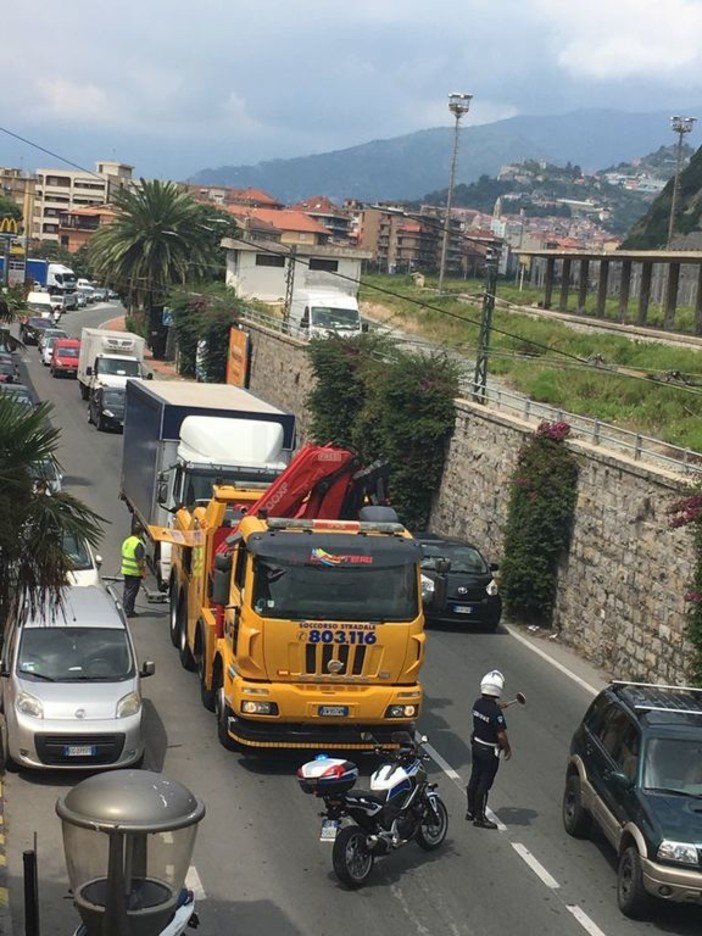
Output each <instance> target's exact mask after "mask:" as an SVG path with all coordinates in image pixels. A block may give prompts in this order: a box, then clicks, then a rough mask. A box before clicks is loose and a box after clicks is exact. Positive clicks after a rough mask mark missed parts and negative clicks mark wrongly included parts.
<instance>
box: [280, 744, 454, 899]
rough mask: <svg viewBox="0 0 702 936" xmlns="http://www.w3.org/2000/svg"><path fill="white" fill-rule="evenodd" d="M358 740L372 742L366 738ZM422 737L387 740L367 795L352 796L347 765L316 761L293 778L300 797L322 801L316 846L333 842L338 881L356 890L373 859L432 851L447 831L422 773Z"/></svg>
mask: <svg viewBox="0 0 702 936" xmlns="http://www.w3.org/2000/svg"><path fill="white" fill-rule="evenodd" d="M363 737H364V740H371V741H375V739H374V738H373V737H372V736H369V735H365V736H363ZM426 740H427V739H426V738H425V737H422V738H421V740H420V741H418V742H417V741H415V740H414V739H413V738H412V736H411V735H410V734H409V733H408V732H406V731H402V732H395V733H394V734H393V735H392V736H391V741H392V742H393V744H396V745H397V748H396V749H395V750H392V751H384V750H382V749H381V748H380V746H379V745H377V746H376V748H375V752H374V753H375V754H376V755H378V756H380V757H382V759H383V761H382V763H381V764H380V766H379V767H378V768H377V770H375V771H374V772H373V773H372V774H371V777H370V790H369V791H365V790H358V789H355V788H354V784H355V783H356V780H357V779H358V768H357V766H356V765H355V764H354V763H352V762H351V761H347V760H341V759H339V758H333V757H328V756H327V755H326V754H320V755H318V756H317V757H316V758H315V759H314V760H312V761H308V763H306V764H303V765H302V767H300V768H299V770H298V771H297V778H298V781H299V784H300V787H301V788H302V791H303V792H304V793H312V794H314V795H315V796H317V797H319V798H321V799H322V800H323V801H324V812H322V813H320V816H322V817H324V819H323V822H322V830H321V834H320V840H321V841H333V843H334V847H333V852H332V863H333V866H334V873H335V874H336V876H337V878H338V879H339V881H341V883H342V884H345V885H346V886H347V887H349V888H352V889H355V888H358V887H361V886H362V885H363V884H364V883H365V882H366V880H367V879H368V877H369V875H370V873H371V871H372V869H373V862H374V861H375V859H376V858H377V857H381V856H384V855H388V854H389V853H390V852H392V851H394V850H395V849H397V848H402V846H403V845H407V844H409V843H410V842H416V843H417V844H418V845H419V846H420V847H421V848H423V849H424V850H425V851H433V850H434V849H435V848H438V847H439V846H440V845H441V844H442V842H443V841H444V839H445V838H446V833H447V831H448V813H447V811H446V806H445V805H444V803H443V801H442V799H441V797H440V795H439V793H438V792H437V790H436V786H437V785H436V784H435V783H430V782H429V779H428V776H427V772H426V770H425V769H424V763H423V762H424V761H426V760H429V755H428V754H426V753H424V751H423V749H422V744H423V743H424V742H426Z"/></svg>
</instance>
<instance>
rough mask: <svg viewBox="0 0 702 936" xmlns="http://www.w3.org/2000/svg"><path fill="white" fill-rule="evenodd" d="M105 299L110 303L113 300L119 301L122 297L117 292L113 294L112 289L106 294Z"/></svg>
mask: <svg viewBox="0 0 702 936" xmlns="http://www.w3.org/2000/svg"><path fill="white" fill-rule="evenodd" d="M107 298H108V299H109V300H110V301H111V302H112V301H113V300H115V299H121V298H122V297H121V296H120V294H119V293H118V292H115V290H114V289H109V290H108V292H107Z"/></svg>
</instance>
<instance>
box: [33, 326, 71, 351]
mask: <svg viewBox="0 0 702 936" xmlns="http://www.w3.org/2000/svg"><path fill="white" fill-rule="evenodd" d="M47 338H68V332H66V331H64V330H63V329H62V328H56V327H53V328H45V329H44V331H43V332H42V333H41V335H39V340H38V341H37V349H38V350H39V354H43V352H44V348H45V345H46V340H47Z"/></svg>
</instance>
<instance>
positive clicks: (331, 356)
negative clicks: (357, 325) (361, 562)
mask: <svg viewBox="0 0 702 936" xmlns="http://www.w3.org/2000/svg"><path fill="white" fill-rule="evenodd" d="M309 354H310V357H311V360H312V369H313V372H314V375H315V377H316V385H315V388H314V390H313V391H312V393H311V394H310V396H309V398H308V405H309V407H310V410H311V412H312V415H313V420H312V434H313V437H314V439H315V440H316V441H317V442H319V443H326V442H333V443H334V444H335V445H339V446H343V447H345V448H350V449H352V450H353V451H355V452H357V453H358V455H359V457H360V459H361V461H362V462H363V463H364V464H370V463H372V462H373V461H375V460H376V459H379V458H386V459H387V460H388V462H389V469H390V499H391V502H392V504H393V506H394V507H395V509H396V510H397V512H398V515H399V517H400V519H401V520H402V522H403V523H404V524H405V525H406V526H407V527H408V528H409V529H410V530H413V531H415V532H418V531H420V530H423V529H426V527H427V524H428V522H429V514H430V511H431V505H432V501H433V498H434V496H435V495H436V493H437V491H438V489H439V484H440V481H441V475H442V473H443V469H444V462H445V459H446V451H447V445H448V441H449V439H450V437H451V434H452V433H453V428H454V424H455V419H456V410H455V399H456V396H457V395H458V366H457V365H456V364H455V362H453V361H451V360H450V359H449V358H447V357H446V356H445V355H426V354H414V353H408V352H405V351H402V350H399V349H397V348H392V347H391V346H390V345H388V344H387V341H386V340H385V339H382V338H381V337H377V336H374V335H372V334H370V335H363V336H360V337H359V338H352V339H344V338H340V337H337V336H332V337H330V338H326V339H322V340H320V341H317V342H312V343H311V346H310V349H309Z"/></svg>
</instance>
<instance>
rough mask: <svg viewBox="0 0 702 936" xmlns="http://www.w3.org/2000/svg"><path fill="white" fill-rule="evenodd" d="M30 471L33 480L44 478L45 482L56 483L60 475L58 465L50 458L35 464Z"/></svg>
mask: <svg viewBox="0 0 702 936" xmlns="http://www.w3.org/2000/svg"><path fill="white" fill-rule="evenodd" d="M30 471H31V475H32V477H33V478H44V480H45V481H56V480H57V479H58V477H59V474H60V472H59V469H58V465H57V464H56V462H55V461H52V460H51V459H50V458H47V459H45V460H44V461H40V462H35V464H34V465H32V467H31V469H30Z"/></svg>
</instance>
